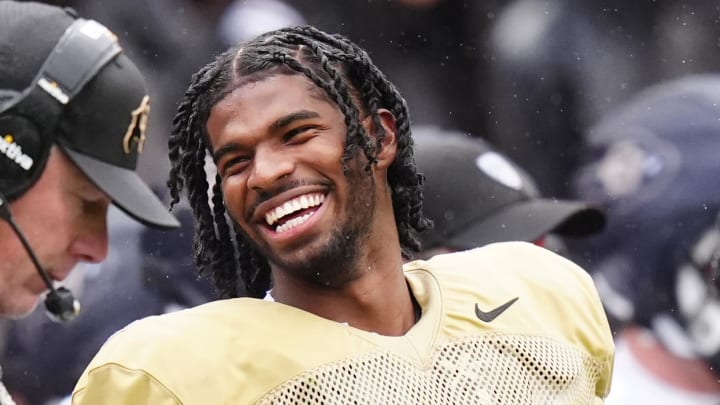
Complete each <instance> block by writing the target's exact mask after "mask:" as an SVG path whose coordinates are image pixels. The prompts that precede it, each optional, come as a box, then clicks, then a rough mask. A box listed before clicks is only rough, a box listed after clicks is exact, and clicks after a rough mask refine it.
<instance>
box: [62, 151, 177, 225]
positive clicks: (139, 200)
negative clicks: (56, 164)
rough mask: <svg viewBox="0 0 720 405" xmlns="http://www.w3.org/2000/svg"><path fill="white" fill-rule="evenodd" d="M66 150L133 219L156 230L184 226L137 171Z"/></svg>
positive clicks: (84, 171) (86, 173)
mask: <svg viewBox="0 0 720 405" xmlns="http://www.w3.org/2000/svg"><path fill="white" fill-rule="evenodd" d="M63 150H64V151H65V152H66V153H67V154H68V156H69V157H70V159H72V161H73V162H75V164H77V165H78V167H80V169H81V170H82V171H83V173H85V175H87V176H88V177H89V178H90V180H92V181H93V182H94V183H95V184H96V185H97V186H98V187H99V188H100V189H101V190H103V191H104V192H105V193H106V194H107V195H109V196H110V198H111V199H112V200H113V203H114V204H115V205H116V206H117V207H118V208H120V209H121V210H123V211H124V212H125V213H127V214H128V215H130V216H131V217H133V218H135V219H136V220H138V221H139V222H141V223H142V224H144V225H147V226H151V227H155V228H177V227H178V226H180V222H178V220H177V219H176V218H175V217H174V216H173V215H172V214H171V213H170V212H169V210H168V208H167V207H165V205H163V203H162V202H161V201H160V199H159V198H158V197H157V196H156V195H155V193H153V192H152V190H151V189H150V187H148V186H147V184H145V182H144V181H143V180H142V179H141V178H140V176H138V175H137V173H135V171H134V170H130V169H125V168H123V167H119V166H114V165H111V164H108V163H104V162H102V161H99V160H97V159H93V158H92V157H89V156H87V155H83V154H80V153H78V152H75V151H73V150H71V149H69V148H63Z"/></svg>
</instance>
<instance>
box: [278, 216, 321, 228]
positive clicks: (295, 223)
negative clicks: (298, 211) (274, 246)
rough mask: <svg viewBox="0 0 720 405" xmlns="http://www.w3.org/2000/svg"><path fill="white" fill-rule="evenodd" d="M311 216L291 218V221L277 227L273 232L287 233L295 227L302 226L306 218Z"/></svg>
mask: <svg viewBox="0 0 720 405" xmlns="http://www.w3.org/2000/svg"><path fill="white" fill-rule="evenodd" d="M311 216H312V214H305V215H303V216H301V217H297V218H293V219H291V220H289V221H287V222H285V223H284V224H282V225H280V226H278V227H277V229H275V232H277V233H282V232H286V231H289V230H291V229H293V228H295V227H296V226H298V225H300V224H302V223H303V222H305V221H307V220H308V218H310V217H311Z"/></svg>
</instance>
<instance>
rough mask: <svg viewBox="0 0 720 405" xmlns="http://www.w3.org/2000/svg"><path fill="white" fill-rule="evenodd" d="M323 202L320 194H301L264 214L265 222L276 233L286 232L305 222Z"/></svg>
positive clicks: (322, 196)
mask: <svg viewBox="0 0 720 405" xmlns="http://www.w3.org/2000/svg"><path fill="white" fill-rule="evenodd" d="M323 201H325V195H324V194H322V193H310V194H303V195H301V196H298V197H295V198H293V199H291V200H288V201H286V202H285V203H283V204H282V205H280V206H278V207H275V208H273V209H271V210H270V211H268V212H267V213H266V214H265V222H266V223H267V224H268V225H269V226H270V227H271V228H273V229H274V230H275V232H277V233H282V232H287V231H289V230H291V229H293V228H295V227H296V226H298V225H301V224H303V223H304V222H305V221H307V220H308V219H309V218H310V217H311V216H312V215H313V214H314V213H315V210H313V209H312V208H315V207H317V206H320V205H321V204H322V203H323Z"/></svg>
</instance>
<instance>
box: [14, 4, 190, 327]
mask: <svg viewBox="0 0 720 405" xmlns="http://www.w3.org/2000/svg"><path fill="white" fill-rule="evenodd" d="M148 112H149V99H148V95H147V93H146V90H145V83H144V79H143V77H142V75H141V74H140V72H139V71H138V69H137V68H136V67H135V65H134V64H133V63H132V62H131V61H130V60H129V59H128V58H127V57H126V56H125V55H124V54H123V53H122V49H121V48H120V46H119V45H118V43H117V37H116V36H115V35H114V34H113V33H111V32H110V31H109V30H108V29H107V28H105V27H104V26H102V25H101V24H99V23H97V22H95V21H91V20H85V19H81V18H78V17H77V16H76V15H75V14H74V12H73V11H72V10H65V9H61V8H58V7H54V6H49V5H45V4H40V3H34V2H15V1H0V214H2V218H3V219H4V221H0V257H2V260H1V261H0V316H2V317H7V318H17V317H21V316H24V315H26V314H27V313H29V312H30V311H31V310H32V309H33V308H35V306H36V304H37V302H38V298H39V297H40V296H41V295H42V294H43V293H45V292H46V291H48V289H50V294H49V296H50V295H52V297H53V298H52V299H49V300H46V305H47V306H48V310H49V312H51V313H52V314H53V315H55V316H57V317H59V318H60V319H63V320H67V319H69V318H71V317H72V313H73V312H76V310H77V306H76V303H74V302H73V299H72V296H71V295H70V294H69V291H67V290H65V289H55V288H53V287H51V286H52V283H53V282H56V281H61V280H63V279H64V278H65V277H66V276H67V275H68V273H70V271H71V270H72V269H73V267H74V266H75V265H76V264H77V263H79V262H99V261H102V260H103V259H104V258H105V256H106V254H107V250H108V237H107V229H106V214H107V209H108V205H109V204H110V203H113V204H115V205H116V206H117V207H119V208H120V209H122V210H123V211H125V212H126V213H127V214H129V215H130V216H132V217H133V218H135V219H136V220H137V221H139V222H141V223H143V224H145V225H148V226H153V227H161V228H169V227H175V226H177V225H178V222H177V220H176V219H175V217H174V216H172V215H171V214H170V213H169V212H168V210H167V209H166V208H165V207H164V206H163V204H162V203H161V202H160V200H159V199H158V198H157V197H156V196H155V195H154V194H153V192H152V191H151V190H150V188H149V187H148V186H147V185H146V184H145V183H144V182H143V181H142V180H141V179H140V177H138V175H137V174H136V173H135V167H136V164H137V159H138V154H139V153H140V152H142V148H143V143H144V141H145V132H146V123H147V118H148ZM68 299H69V301H68ZM68 302H71V303H70V304H69V307H68Z"/></svg>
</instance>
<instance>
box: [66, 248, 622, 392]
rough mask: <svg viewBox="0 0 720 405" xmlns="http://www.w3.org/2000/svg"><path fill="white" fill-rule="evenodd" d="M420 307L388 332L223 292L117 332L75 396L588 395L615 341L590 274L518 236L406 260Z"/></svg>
mask: <svg viewBox="0 0 720 405" xmlns="http://www.w3.org/2000/svg"><path fill="white" fill-rule="evenodd" d="M405 275H406V279H407V281H408V283H409V285H410V288H411V290H412V293H413V294H414V296H415V298H416V299H417V301H418V302H419V304H420V306H421V307H422V317H421V318H420V320H419V321H418V323H417V324H416V325H415V326H414V327H413V328H412V329H411V330H410V331H408V333H407V334H406V335H404V336H395V337H391V336H382V335H378V334H375V333H371V332H366V331H363V330H359V329H356V328H353V327H352V326H351V325H346V324H342V323H338V322H334V321H330V320H327V319H324V318H320V317H318V316H315V315H313V314H311V313H308V312H305V311H301V310H299V309H296V308H293V307H290V306H287V305H283V304H280V303H276V302H271V301H263V300H257V299H249V298H239V299H231V300H223V301H216V302H212V303H208V304H205V305H202V306H199V307H196V308H192V309H188V310H184V311H179V312H175V313H171V314H166V315H161V316H154V317H149V318H145V319H143V320H139V321H136V322H134V323H132V324H131V325H129V326H127V327H126V328H124V329H123V330H121V331H120V332H118V333H116V334H115V335H113V336H112V337H111V338H110V339H109V340H108V341H107V342H106V344H105V345H104V346H103V347H102V349H101V350H100V351H99V353H98V354H97V355H96V357H95V358H94V359H93V360H92V362H91V363H90V365H89V366H88V367H87V369H86V370H85V372H84V373H83V375H82V377H81V378H80V380H79V381H78V383H77V386H76V387H75V391H74V394H73V404H133V405H137V404H153V405H156V404H193V405H195V404H197V405H201V404H202V405H207V404H253V403H259V404H592V403H601V402H602V398H604V397H605V396H606V395H607V393H608V391H609V386H610V379H611V374H612V365H613V353H614V346H613V341H612V335H611V333H610V328H609V326H608V322H607V318H606V316H605V313H604V311H603V308H602V305H601V303H600V300H599V298H598V295H597V293H596V291H595V288H594V286H593V284H592V281H591V279H590V277H589V276H588V275H587V274H586V273H585V272H584V271H583V270H582V269H580V268H579V267H577V266H575V265H574V264H573V263H571V262H570V261H568V260H565V259H563V258H561V257H560V256H557V255H555V254H554V253H552V252H550V251H548V250H545V249H543V248H539V247H536V246H533V245H531V244H527V243H523V242H510V243H501V244H494V245H489V246H486V247H483V248H479V249H474V250H471V251H467V252H462V253H453V254H448V255H440V256H436V257H435V258H433V259H431V260H429V261H415V262H411V263H408V264H406V265H405Z"/></svg>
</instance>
